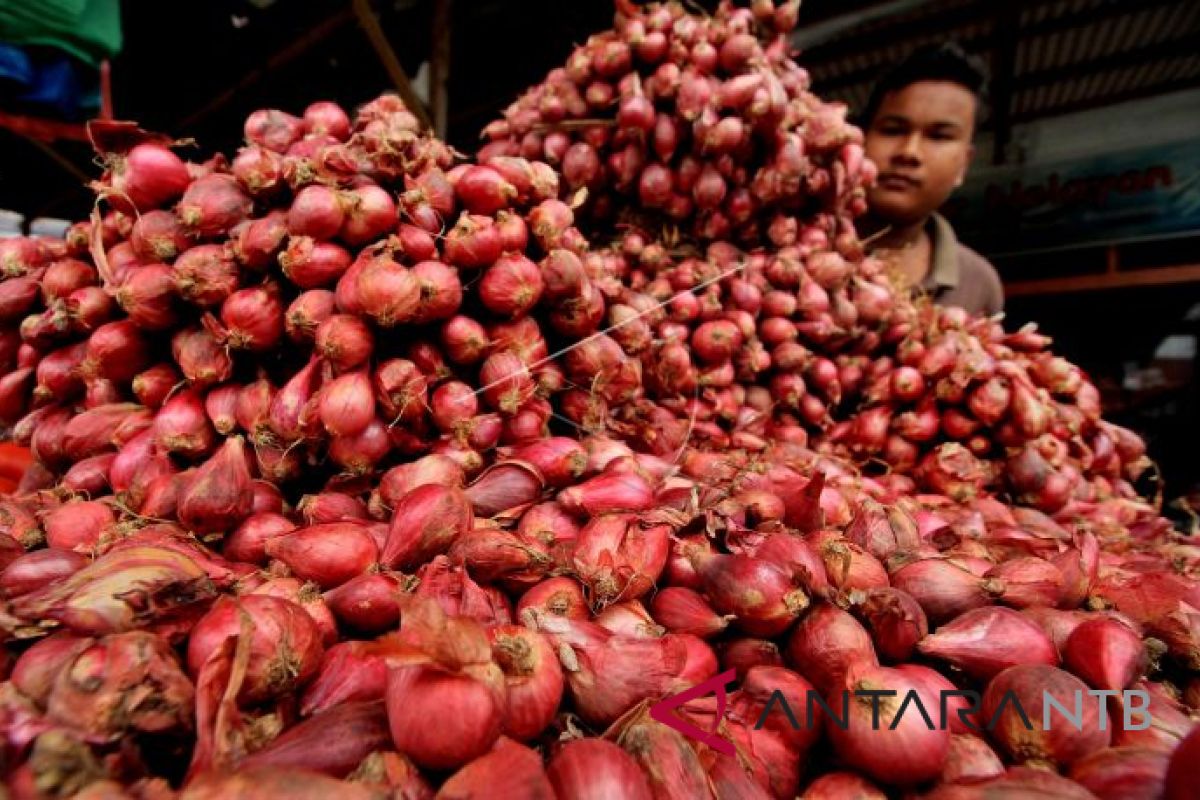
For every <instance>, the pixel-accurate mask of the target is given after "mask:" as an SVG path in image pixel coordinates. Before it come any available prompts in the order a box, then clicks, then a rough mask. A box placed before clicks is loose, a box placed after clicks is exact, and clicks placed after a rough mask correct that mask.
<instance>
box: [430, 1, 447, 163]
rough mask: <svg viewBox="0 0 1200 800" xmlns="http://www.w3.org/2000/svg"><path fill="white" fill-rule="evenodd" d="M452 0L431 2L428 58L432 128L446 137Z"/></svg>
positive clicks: (440, 135)
mask: <svg viewBox="0 0 1200 800" xmlns="http://www.w3.org/2000/svg"><path fill="white" fill-rule="evenodd" d="M451 2H452V0H434V2H433V48H432V50H433V52H432V54H431V56H430V59H429V100H430V106H431V109H430V110H431V114H432V116H433V130H434V132H435V133H437V135H438V137H439V138H441V139H445V138H446V124H447V119H448V118H449V109H450V94H449V87H448V84H449V80H450V32H451V26H450V19H451V17H450V4H451Z"/></svg>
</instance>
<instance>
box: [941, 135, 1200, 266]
mask: <svg viewBox="0 0 1200 800" xmlns="http://www.w3.org/2000/svg"><path fill="white" fill-rule="evenodd" d="M945 211H946V214H947V216H949V217H950V219H952V220H953V222H954V226H955V229H956V230H957V231H958V234H959V236H960V238H961V239H962V240H963V241H964V242H967V243H968V244H970V245H971V246H972V247H974V248H975V249H977V250H980V251H981V252H983V253H985V254H987V255H992V256H998V255H1007V254H1017V253H1023V252H1037V251H1044V250H1052V249H1059V248H1064V247H1079V246H1088V245H1101V244H1115V243H1120V242H1128V241H1134V240H1139V239H1152V238H1167V237H1171V236H1178V235H1183V234H1187V233H1200V141H1198V142H1180V143H1178V144H1172V145H1168V146H1160V147H1155V148H1153V149H1146V150H1134V151H1126V152H1120V153H1105V154H1103V155H1098V156H1094V157H1091V158H1088V159H1082V160H1077V161H1069V162H1060V163H1055V164H1024V165H1019V166H1012V167H1007V168H1006V167H997V168H992V169H987V170H985V171H981V173H980V174H979V175H978V176H977V177H973V178H969V179H968V181H967V183H966V185H964V186H963V188H962V189H960V190H959V191H958V192H956V193H955V195H954V196H953V197H952V198H951V199H950V201H949V202H948V203H947V205H946V209H945Z"/></svg>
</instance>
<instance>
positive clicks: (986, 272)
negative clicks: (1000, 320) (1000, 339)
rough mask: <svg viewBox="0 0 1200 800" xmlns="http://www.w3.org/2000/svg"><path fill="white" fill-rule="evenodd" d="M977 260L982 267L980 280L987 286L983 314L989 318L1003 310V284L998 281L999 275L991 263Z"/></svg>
mask: <svg viewBox="0 0 1200 800" xmlns="http://www.w3.org/2000/svg"><path fill="white" fill-rule="evenodd" d="M979 260H980V263H981V266H983V267H984V269H983V270H982V272H983V275H982V278H983V280H984V281H985V284H986V286H987V297H986V300H985V301H984V309H983V313H984V314H986V315H987V316H989V317H990V316H992V315H994V314H999V313H1000V312H1001V311H1003V310H1004V283H1003V282H1002V281H1001V280H1000V273H998V272H996V268H995V267H993V266H992V262H990V261H988V260H986V259H983V258H980V259H979Z"/></svg>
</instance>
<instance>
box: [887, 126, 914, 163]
mask: <svg viewBox="0 0 1200 800" xmlns="http://www.w3.org/2000/svg"><path fill="white" fill-rule="evenodd" d="M892 158H893V159H894V160H895V161H897V162H900V163H903V164H909V165H916V164H920V163H921V134H920V133H917V132H915V131H914V132H913V133H910V134H909V135H908V136H905V137H904V139H903V141H901V142H900V147H898V148H897V149H896V151H895V153H893V155H892Z"/></svg>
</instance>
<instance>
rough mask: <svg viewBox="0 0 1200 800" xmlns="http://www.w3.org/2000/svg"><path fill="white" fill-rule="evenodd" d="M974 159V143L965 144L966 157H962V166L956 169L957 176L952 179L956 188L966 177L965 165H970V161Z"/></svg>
mask: <svg viewBox="0 0 1200 800" xmlns="http://www.w3.org/2000/svg"><path fill="white" fill-rule="evenodd" d="M974 160H975V145H974V143H971V144H968V145H967V157H966V158H964V159H963V164H962V167H961V168H960V169H959V170H958V177H957V178H955V179H954V188H955V189H957V188H958V187H959V186H962V185H963V181H965V180H966V179H967V167H969V166H971V162H972V161H974Z"/></svg>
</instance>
